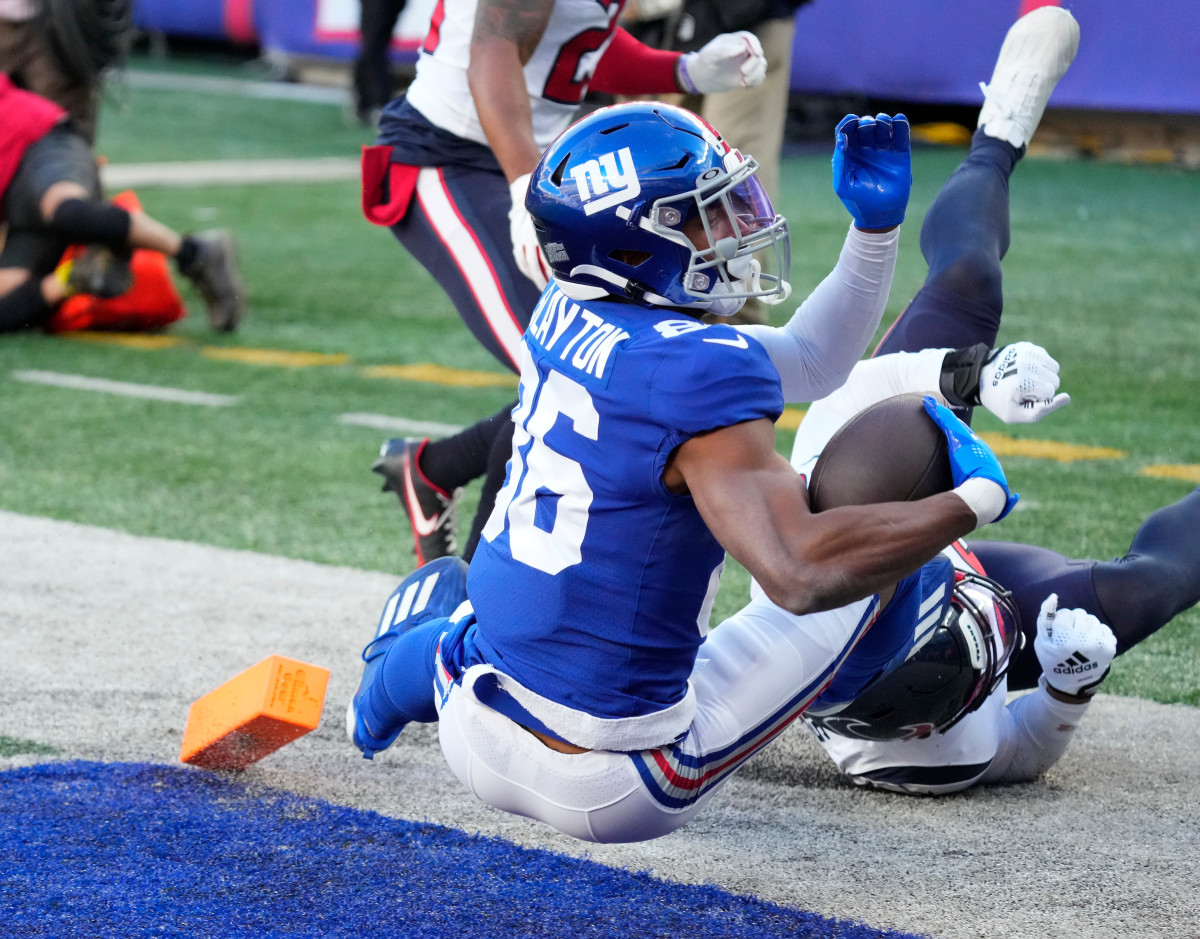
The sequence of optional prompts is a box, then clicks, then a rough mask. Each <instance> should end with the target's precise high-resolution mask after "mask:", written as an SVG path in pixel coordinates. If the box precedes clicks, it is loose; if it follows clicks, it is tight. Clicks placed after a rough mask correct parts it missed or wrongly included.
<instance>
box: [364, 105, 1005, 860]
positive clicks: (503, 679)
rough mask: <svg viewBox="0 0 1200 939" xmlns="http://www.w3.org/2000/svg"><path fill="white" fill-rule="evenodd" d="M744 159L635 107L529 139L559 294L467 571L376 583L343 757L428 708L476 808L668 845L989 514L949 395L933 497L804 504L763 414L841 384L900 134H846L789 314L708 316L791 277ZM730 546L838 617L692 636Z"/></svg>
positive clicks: (884, 250) (885, 230) (863, 338)
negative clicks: (826, 262)
mask: <svg viewBox="0 0 1200 939" xmlns="http://www.w3.org/2000/svg"><path fill="white" fill-rule="evenodd" d="M755 169H756V164H755V162H754V161H753V159H752V158H749V157H746V156H744V155H743V154H741V153H740V152H738V151H737V150H735V149H732V148H731V147H730V146H729V145H728V144H727V143H726V142H725V141H724V140H722V139H721V137H720V136H719V135H718V134H717V133H716V131H715V130H714V129H713V128H711V127H710V126H709V125H707V124H706V123H704V122H703V121H702V120H700V119H699V118H698V117H696V116H695V115H694V114H692V113H690V112H688V111H684V110H682V109H679V108H674V107H670V106H667V105H663V104H659V103H653V102H651V103H633V104H624V105H617V106H613V107H610V108H603V109H600V110H599V111H596V112H594V113H592V114H591V115H589V116H587V117H586V118H584V119H583V120H581V121H579V122H578V123H576V124H574V125H572V127H570V128H569V129H568V130H567V131H566V132H564V133H563V134H562V135H561V136H560V137H558V138H557V139H556V140H555V142H554V143H553V144H551V146H550V147H549V148H548V149H547V151H546V152H545V154H544V155H543V157H542V159H541V161H540V162H539V163H538V166H537V168H536V169H535V171H534V173H533V174H532V181H531V183H530V186H529V195H528V197H527V200H526V206H527V207H528V210H529V212H530V214H531V216H532V218H533V221H534V225H535V226H536V228H537V231H538V236H539V241H540V245H541V248H542V250H543V252H544V256H545V258H546V261H547V263H548V264H549V266H550V268H551V270H552V273H553V282H552V283H551V284H550V285H549V286H548V287H547V289H546V290H545V292H544V293H543V294H542V297H541V300H540V301H539V303H538V305H537V308H536V309H535V310H534V314H533V317H532V319H531V322H530V325H529V328H528V330H527V331H526V332H525V335H524V339H523V342H522V348H521V352H520V355H521V385H520V399H519V404H518V406H517V408H516V409H515V411H514V414H513V420H514V424H515V430H514V440H513V449H512V456H511V460H510V462H509V469H508V474H507V478H506V480H505V483H504V486H503V488H502V489H501V490H500V492H499V494H498V496H497V499H496V507H495V510H494V511H493V513H492V515H491V516H490V519H489V521H488V523H487V525H486V527H485V528H484V530H483V532H482V540H481V542H480V545H479V548H478V550H477V551H476V553H475V556H474V559H473V561H472V562H471V564H470V567H469V572H468V570H467V568H466V566H465V565H464V564H463V562H462V561H461V560H460V559H457V558H442V559H439V560H437V561H434V562H433V563H431V564H428V565H425V566H424V567H422V568H420V569H418V570H417V571H416V572H415V573H414V574H413V575H412V576H411V577H410V578H408V579H407V580H406V581H404V582H403V583H402V584H401V585H400V586H399V587H398V588H397V590H396V591H395V592H394V594H393V595H392V597H391V598H390V599H389V600H388V602H387V604H386V606H385V609H384V612H383V616H382V617H381V620H380V622H379V626H378V629H377V632H376V637H375V638H374V639H373V640H372V642H371V643H370V644H369V645H368V646H367V648H366V649H365V650H364V652H363V658H364V661H365V663H366V664H365V667H364V671H363V677H362V680H361V682H360V685H359V688H358V690H357V691H356V693H355V695H354V696H353V698H352V700H351V702H350V706H349V708H348V710H347V731H348V734H349V736H350V739H351V740H352V741H353V743H354V745H355V746H356V747H357V748H358V749H359V750H361V751H362V753H363V754H364V756H367V757H372V756H374V754H375V753H377V752H379V751H381V750H384V749H386V748H387V747H388V746H390V745H391V744H392V742H393V741H394V740H395V739H396V737H397V735H398V734H399V733H400V732H401V731H402V729H403V727H404V726H405V725H406V724H407V723H409V722H411V721H422V722H429V721H437V722H438V726H439V737H440V741H441V745H442V749H443V752H444V754H445V756H446V758H447V761H448V763H449V765H450V766H451V768H452V770H453V772H454V773H455V775H456V776H457V777H458V778H459V779H460V780H461V781H462V782H463V783H464V784H465V785H466V786H468V787H469V788H470V789H471V791H472V792H474V793H475V794H476V795H477V796H478V797H479V798H481V799H482V800H484V801H485V802H487V803H489V804H491V805H493V806H496V807H498V808H501V809H504V810H507V811H510V812H515V813H518V814H522V815H528V816H531V817H534V818H538V819H541V820H543V821H545V822H547V823H549V824H551V825H553V826H554V827H556V828H558V829H559V830H561V831H564V832H567V833H569V834H571V835H574V836H576V837H579V838H583V839H588V840H594V841H633V840H642V839H647V838H654V837H658V836H661V835H665V834H667V833H669V832H671V831H673V830H675V829H677V828H679V827H680V826H682V825H684V824H686V823H687V822H688V821H689V820H690V819H691V818H693V817H694V816H695V814H696V813H697V812H698V811H700V809H701V808H702V807H703V806H704V805H705V803H706V802H707V801H708V800H709V799H710V798H711V797H712V795H713V793H714V792H715V791H716V790H717V789H718V788H719V787H720V785H721V784H722V783H723V782H724V781H725V780H726V779H728V778H729V776H730V775H731V774H732V773H733V772H734V771H735V770H736V769H737V768H738V767H740V766H741V765H742V764H743V763H744V762H745V760H746V759H748V758H749V757H750V756H751V755H753V754H754V753H755V752H757V750H759V749H760V748H761V747H763V746H764V745H766V744H767V743H769V742H770V741H771V740H772V739H774V737H775V736H776V735H777V734H778V733H779V732H780V731H781V730H782V729H783V728H784V727H785V726H786V725H787V724H788V723H789V722H791V721H792V720H794V719H795V718H796V716H797V715H799V714H800V713H801V712H802V711H803V710H804V708H805V707H806V706H807V705H808V704H809V703H810V701H811V700H812V699H813V698H814V697H815V696H816V695H817V694H818V693H819V692H820V691H821V689H822V688H823V687H824V686H825V685H826V684H827V683H828V682H829V680H830V679H831V677H832V676H833V675H834V673H835V672H836V670H837V668H838V665H839V664H840V662H841V660H842V658H843V657H844V656H845V655H846V650H848V649H850V648H852V647H853V646H854V643H855V642H856V641H857V640H858V638H860V637H861V636H862V635H863V634H864V633H865V631H866V630H867V628H868V627H869V626H870V625H871V623H872V621H873V620H874V618H875V617H876V615H877V613H878V610H879V606H880V604H879V600H878V597H876V596H875V595H874V592H875V591H877V590H879V589H881V588H882V587H884V586H885V585H888V584H895V583H896V582H897V581H898V580H900V579H901V578H903V577H905V576H907V575H909V574H910V573H911V572H913V571H915V570H917V569H918V568H919V567H920V566H921V565H922V564H923V563H924V562H925V561H927V560H928V559H929V558H930V557H932V556H933V555H935V554H936V553H937V552H938V551H939V550H941V549H943V548H945V547H946V546H947V545H949V544H952V543H953V542H954V541H955V540H956V539H957V538H960V537H962V536H964V535H966V534H967V533H969V532H971V531H973V530H975V529H976V528H978V527H979V526H981V525H984V524H988V523H990V522H992V521H996V520H998V519H999V518H1002V517H1003V516H1004V515H1005V514H1006V513H1007V512H1008V511H1009V510H1010V509H1011V507H1012V505H1013V503H1014V502H1015V501H1016V497H1015V496H1014V495H1012V494H1010V493H1009V491H1008V487H1007V483H1006V482H1005V479H1004V474H1003V472H1002V470H1001V469H1000V466H999V464H998V462H997V461H996V459H995V457H994V456H993V455H992V453H991V451H990V450H989V449H988V448H987V446H986V445H985V444H983V443H982V441H980V440H979V439H978V438H977V437H975V436H974V435H973V434H972V432H971V431H970V429H969V428H968V427H967V426H966V425H965V424H963V423H962V422H961V421H960V420H958V419H957V418H956V417H954V416H953V415H952V414H951V413H950V412H949V411H948V410H946V409H945V408H943V409H941V410H940V411H939V412H937V416H936V419H937V421H938V422H939V426H940V427H941V428H942V430H943V431H944V433H945V434H946V435H947V437H948V438H949V440H950V442H951V444H952V446H951V450H952V452H953V453H954V454H955V456H954V459H953V464H954V466H953V468H954V478H955V484H956V485H955V488H954V489H953V491H951V492H945V493H941V494H939V495H935V496H932V497H930V498H928V499H924V500H921V501H920V502H914V503H889V504H884V505H871V506H852V507H846V508H840V509H837V510H834V511H830V512H822V513H820V514H815V515H814V514H813V513H812V512H811V511H810V510H809V507H808V503H807V499H806V496H805V489H804V483H803V481H802V479H801V477H800V476H799V475H798V474H797V473H796V471H795V470H794V469H793V468H792V467H791V466H790V465H789V464H788V462H787V460H786V459H784V458H783V457H781V456H780V455H779V454H778V453H777V452H776V449H775V427H774V421H775V419H776V418H777V417H778V415H779V413H780V411H781V409H782V406H783V401H784V399H785V397H786V398H787V399H789V400H794V401H806V400H814V399H816V398H820V397H822V396H824V395H827V394H829V393H830V392H831V391H833V390H834V389H835V388H837V387H839V386H840V385H841V384H842V382H843V381H844V380H845V378H846V377H847V375H848V374H849V372H850V370H851V369H852V367H853V366H854V364H855V362H857V361H858V359H859V358H860V356H861V355H862V354H863V352H864V351H865V348H866V344H867V343H868V341H869V340H870V337H871V336H872V335H873V334H874V332H875V330H876V328H877V326H878V324H879V321H880V317H881V315H882V312H883V308H884V306H885V304H886V300H887V295H888V289H889V287H890V282H891V278H892V273H893V270H894V265H895V257H896V249H897V243H898V238H899V230H898V229H899V225H900V223H901V222H902V220H903V218H904V213H905V209H906V206H907V202H908V193H909V189H910V185H911V160H910V152H909V129H908V123H907V120H906V119H905V118H904V117H903V116H902V115H897V116H895V117H894V118H892V117H889V116H887V115H879V116H877V117H876V118H867V117H857V116H854V115H850V116H848V117H846V118H845V119H844V120H843V121H842V122H841V123H839V125H838V127H837V132H836V147H835V153H834V159H833V177H834V189H835V191H836V192H837V194H838V195H839V197H840V198H841V199H842V201H843V202H844V204H845V205H846V206H847V208H848V209H849V211H850V214H851V216H852V218H853V224H852V225H851V227H850V230H849V233H848V234H847V237H846V241H845V244H844V247H843V250H842V253H841V256H840V258H839V260H838V263H837V265H836V267H835V269H834V271H833V272H832V273H831V274H830V275H829V276H828V277H827V278H826V279H825V280H824V281H823V282H822V283H821V284H820V285H819V286H818V287H817V288H816V290H815V291H814V292H813V293H812V294H811V295H810V296H809V297H808V298H807V299H806V300H805V301H804V303H803V304H801V305H800V307H799V308H798V309H797V311H796V313H795V314H794V316H793V317H792V318H791V320H790V321H789V322H788V323H787V324H786V325H785V326H782V327H779V328H773V327H768V326H750V327H744V328H741V329H739V328H734V327H732V326H728V325H706V324H705V323H703V322H701V321H700V319H699V316H700V315H701V314H703V313H706V312H716V313H723V314H729V313H732V312H734V311H736V310H737V309H738V308H739V307H740V305H741V304H742V302H743V301H744V300H745V299H746V298H747V297H751V296H759V297H764V298H767V299H776V300H778V299H782V298H784V297H786V295H787V294H788V292H789V290H790V288H789V286H788V284H787V282H786V280H785V279H784V278H783V276H782V275H769V274H766V273H764V272H763V270H762V269H761V268H760V266H759V264H758V261H757V260H756V258H755V256H756V255H760V254H761V253H762V252H776V254H777V259H776V260H777V263H775V264H774V265H771V269H772V270H774V271H780V272H787V271H788V270H789V269H790V256H789V251H790V248H789V241H788V233H787V223H786V221H785V220H784V219H783V218H782V217H780V216H779V215H777V214H776V213H775V211H774V208H773V207H772V205H771V203H770V200H769V199H768V198H767V196H766V194H765V192H764V191H763V190H762V187H761V185H759V183H758V181H757V178H756V176H755ZM726 551H728V552H729V554H731V555H732V556H733V557H735V558H736V559H737V560H738V561H740V562H741V563H742V564H743V565H744V566H745V567H746V568H747V569H748V570H749V571H750V573H751V574H752V575H753V577H754V578H755V581H756V583H757V584H758V585H759V587H760V589H761V590H762V591H763V593H764V595H765V596H766V597H767V598H769V599H770V601H771V602H772V603H773V604H775V605H776V606H777V607H778V608H779V609H782V610H786V611H788V612H789V614H801V613H806V612H812V611H816V610H824V609H832V608H844V607H845V606H846V604H849V603H859V604H861V607H860V610H859V614H858V615H857V616H855V617H844V616H843V617H838V618H834V619H832V620H828V621H821V624H822V629H820V630H818V629H812V630H807V629H804V628H798V627H797V625H796V621H795V620H794V619H786V620H782V621H780V620H771V619H769V618H765V617H764V618H762V619H761V620H757V621H756V620H754V618H753V617H750V616H743V617H742V618H741V619H740V620H739V621H738V623H737V624H732V625H731V626H727V627H722V628H720V629H718V630H716V631H714V633H713V634H712V635H707V633H708V618H709V611H710V609H711V605H712V602H713V599H714V597H715V594H716V591H717V588H718V584H719V580H720V574H721V570H722V568H723V566H724V561H725V555H726ZM468 598H469V599H468ZM862 598H867V599H862ZM706 636H707V638H706Z"/></svg>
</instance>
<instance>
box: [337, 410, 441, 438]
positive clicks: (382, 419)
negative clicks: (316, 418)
mask: <svg viewBox="0 0 1200 939" xmlns="http://www.w3.org/2000/svg"><path fill="white" fill-rule="evenodd" d="M338 423H340V424H355V425H357V426H359V427H374V428H375V429H376V430H398V431H400V432H401V433H410V434H423V435H425V436H427V437H449V436H450V435H451V434H457V433H458V432H459V431H460V430H462V429H463V428H462V427H460V426H458V425H457V424H439V423H437V422H436V421H411V420H409V419H408V418H406V417H389V416H388V415H386V414H342V415H341V416H339V417H338Z"/></svg>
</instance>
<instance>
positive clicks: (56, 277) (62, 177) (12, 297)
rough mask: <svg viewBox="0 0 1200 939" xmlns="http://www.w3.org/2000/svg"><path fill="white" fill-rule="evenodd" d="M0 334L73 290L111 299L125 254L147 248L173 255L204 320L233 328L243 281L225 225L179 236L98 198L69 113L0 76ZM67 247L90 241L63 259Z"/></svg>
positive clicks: (33, 322)
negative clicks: (0, 230) (0, 239)
mask: <svg viewBox="0 0 1200 939" xmlns="http://www.w3.org/2000/svg"><path fill="white" fill-rule="evenodd" d="M0 113H3V115H4V118H3V120H2V121H0V208H2V209H3V216H2V217H0V222H6V223H7V225H8V233H7V238H6V239H5V241H4V248H3V251H0V332H5V331H10V330H16V329H23V328H27V327H36V326H41V325H43V324H44V323H46V322H47V321H48V320H49V319H50V317H51V315H52V314H53V312H54V310H55V308H56V307H58V306H59V304H61V303H62V301H63V300H65V299H67V297H70V296H73V295H75V294H77V293H86V294H91V295H93V296H96V297H101V298H105V299H107V298H111V297H117V296H120V295H121V294H123V293H125V292H126V291H128V290H129V289H130V287H132V286H133V275H132V273H131V271H130V267H129V259H130V256H131V255H132V253H133V249H134V248H147V249H149V250H152V251H158V252H161V253H162V254H164V255H166V256H167V257H171V258H174V259H175V263H176V266H177V267H178V268H179V272H180V273H181V274H183V275H184V276H185V277H187V278H188V279H189V280H190V281H191V282H192V283H193V285H195V287H196V290H197V291H198V292H199V293H200V295H201V296H202V297H203V298H204V302H205V304H206V306H207V310H208V320H209V324H210V325H211V326H212V327H213V329H216V330H218V331H221V332H228V331H230V330H232V329H234V328H236V327H237V325H238V322H239V321H240V320H241V318H242V314H243V313H244V311H245V289H244V288H243V286H242V281H241V276H240V275H239V273H238V270H237V263H236V260H235V257H234V245H233V239H232V237H231V236H230V235H229V233H228V232H225V231H220V230H218V231H211V232H204V233H202V234H199V235H180V234H179V233H178V232H175V231H174V230H172V229H170V228H168V227H167V226H166V225H164V224H163V223H162V222H159V221H158V220H156V219H154V218H151V217H150V216H149V215H146V214H145V213H144V212H127V211H126V210H125V209H123V208H121V207H120V206H117V205H113V204H112V203H111V202H108V201H105V200H104V199H103V198H102V196H101V190H100V175H99V172H98V170H97V169H96V160H95V157H94V156H93V154H92V151H91V149H90V148H89V147H88V144H87V142H86V141H85V140H84V139H83V137H81V136H80V135H79V134H78V133H77V132H76V130H75V129H74V126H73V125H72V124H71V121H70V119H69V118H68V117H67V115H66V112H65V111H63V109H62V108H60V107H59V106H58V105H56V104H54V103H53V102H51V101H49V100H47V99H46V98H42V97H40V96H38V95H35V94H32V93H31V92H28V91H23V90H21V89H19V88H16V87H14V86H13V84H12V82H11V81H10V80H9V79H8V77H7V76H5V75H2V74H0ZM71 245H87V246H88V249H87V250H86V251H85V252H84V253H83V254H82V255H80V256H79V257H78V258H76V259H74V260H73V261H69V262H65V263H60V262H61V260H62V256H63V252H64V251H66V249H67V248H68V247H70V246H71Z"/></svg>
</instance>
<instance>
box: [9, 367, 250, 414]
mask: <svg viewBox="0 0 1200 939" xmlns="http://www.w3.org/2000/svg"><path fill="white" fill-rule="evenodd" d="M12 377H13V378H15V379H16V380H17V381H25V382H31V383H33V384H37V385H54V386H56V387H58V388H71V389H74V390H76V391H99V392H103V393H104V394H113V395H125V396H126V397H128V398H150V399H152V400H155V401H170V402H173V403H175V404H202V405H205V406H207V407H213V408H220V407H229V406H230V405H233V404H237V402H238V399H237V398H235V397H232V396H230V395H217V394H208V393H207V392H204V391H184V390H183V389H182V388H163V387H161V386H159V385H135V384H133V383H132V382H127V381H110V380H109V379H107V378H88V377H87V376H86V375H65V374H63V373H62V372H41V371H37V370H35V369H18V370H16V371H14V372H13V373H12Z"/></svg>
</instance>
